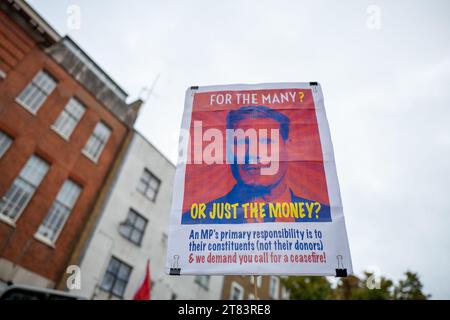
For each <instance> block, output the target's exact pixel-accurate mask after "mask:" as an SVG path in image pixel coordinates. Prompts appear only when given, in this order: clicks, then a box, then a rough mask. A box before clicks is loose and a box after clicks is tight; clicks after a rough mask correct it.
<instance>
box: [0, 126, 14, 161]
mask: <svg viewBox="0 0 450 320" xmlns="http://www.w3.org/2000/svg"><path fill="white" fill-rule="evenodd" d="M1 136H4V137H6V139H7V140H6V141H7V143H6V147H5V148H4V149H3V151H2V150H0V159H1V158H3V156H4V155H5V154H6V152H8V150H9V148H11V145H12V144H13V142H14V138H13V137H11V136H10V135H9V134H8V133H6V132H5V131H3V130H0V137H1ZM0 141H1V140H0Z"/></svg>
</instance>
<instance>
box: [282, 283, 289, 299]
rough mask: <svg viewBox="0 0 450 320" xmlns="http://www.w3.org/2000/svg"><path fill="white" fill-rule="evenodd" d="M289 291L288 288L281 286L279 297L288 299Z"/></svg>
mask: <svg viewBox="0 0 450 320" xmlns="http://www.w3.org/2000/svg"><path fill="white" fill-rule="evenodd" d="M290 295H291V293H290V292H289V289H288V288H286V287H285V286H282V287H281V299H284V300H289V297H290Z"/></svg>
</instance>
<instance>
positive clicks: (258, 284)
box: [250, 276, 262, 288]
mask: <svg viewBox="0 0 450 320" xmlns="http://www.w3.org/2000/svg"><path fill="white" fill-rule="evenodd" d="M255 277H256V286H257V287H258V288H261V283H262V277H261V276H250V284H255V280H254V279H255Z"/></svg>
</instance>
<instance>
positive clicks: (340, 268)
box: [336, 255, 347, 278]
mask: <svg viewBox="0 0 450 320" xmlns="http://www.w3.org/2000/svg"><path fill="white" fill-rule="evenodd" d="M336 258H337V261H338V263H337V268H336V277H339V278H345V277H347V269H346V268H344V264H343V263H342V256H341V255H337V256H336Z"/></svg>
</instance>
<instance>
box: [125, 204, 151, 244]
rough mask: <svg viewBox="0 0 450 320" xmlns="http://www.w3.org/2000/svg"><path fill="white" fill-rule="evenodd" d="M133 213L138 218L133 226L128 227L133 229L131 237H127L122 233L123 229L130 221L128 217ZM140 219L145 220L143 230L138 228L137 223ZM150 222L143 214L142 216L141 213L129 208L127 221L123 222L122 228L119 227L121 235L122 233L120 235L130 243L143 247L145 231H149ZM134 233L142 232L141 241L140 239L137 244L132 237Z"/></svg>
mask: <svg viewBox="0 0 450 320" xmlns="http://www.w3.org/2000/svg"><path fill="white" fill-rule="evenodd" d="M131 213H132V214H134V215H135V216H136V218H135V219H134V222H133V224H132V225H127V226H128V227H130V228H131V231H130V235H129V236H126V235H125V234H124V233H123V232H122V230H123V229H122V227H123V226H124V225H125V224H126V223H127V222H128V221H129V219H128V217H129V216H130V214H131ZM138 218H140V219H142V220H144V227H143V229H142V230H139V229H138V228H137V227H136V222H137V219H138ZM148 222H149V221H148V219H147V218H146V217H144V216H143V215H142V214H140V213H139V212H137V211H136V210H134V209H133V208H129V209H128V212H127V216H126V218H125V221H123V222H122V223H121V224H120V226H119V233H120V235H121V236H122V237H124V238H125V239H127V240H128V241H130V242H131V243H133V244H135V245H137V246H138V247H140V246H142V241H143V240H144V236H145V231H146V229H147V225H148ZM134 231H139V232H141V237H140V239H139V242H136V241H134V240H133V239H132V235H133V232H134Z"/></svg>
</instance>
